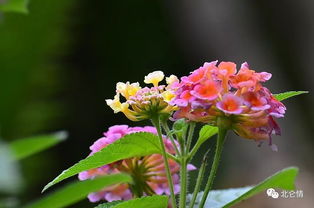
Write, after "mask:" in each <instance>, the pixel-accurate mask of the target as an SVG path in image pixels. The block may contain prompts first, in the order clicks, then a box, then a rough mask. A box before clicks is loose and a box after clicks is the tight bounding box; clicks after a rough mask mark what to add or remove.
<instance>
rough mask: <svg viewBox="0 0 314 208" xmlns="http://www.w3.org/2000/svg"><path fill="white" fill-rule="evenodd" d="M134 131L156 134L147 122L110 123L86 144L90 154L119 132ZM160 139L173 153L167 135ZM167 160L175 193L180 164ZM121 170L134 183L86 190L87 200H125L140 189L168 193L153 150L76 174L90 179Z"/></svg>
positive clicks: (119, 135)
mask: <svg viewBox="0 0 314 208" xmlns="http://www.w3.org/2000/svg"><path fill="white" fill-rule="evenodd" d="M136 132H150V133H153V134H157V131H156V129H155V128H154V127H151V126H145V127H128V126H127V125H116V126H112V127H110V128H109V130H108V131H107V132H105V133H104V137H102V138H100V139H98V140H97V141H96V142H95V143H94V144H93V145H92V146H90V150H91V151H92V152H91V153H90V155H93V154H94V153H95V152H98V151H100V150H101V149H103V148H106V146H108V145H110V144H112V143H113V142H115V141H116V140H118V139H120V138H122V137H123V136H125V135H127V134H131V133H136ZM164 143H165V147H166V150H167V152H168V153H171V154H174V152H175V150H174V148H173V146H172V144H171V141H169V140H168V139H167V138H164ZM168 162H169V166H170V170H171V173H172V178H173V182H174V188H175V193H178V192H179V191H180V185H179V174H178V173H179V170H180V166H179V165H178V164H177V163H176V162H175V161H173V160H171V159H169V160H168ZM139 167H140V168H139ZM188 168H189V170H193V169H195V167H194V166H192V165H189V167H188ZM121 172H125V173H128V174H130V175H131V176H132V177H133V176H134V177H136V179H135V180H134V185H132V186H131V185H129V184H116V185H113V186H111V187H107V188H104V189H103V190H101V191H99V192H95V193H91V194H89V195H88V198H89V200H90V201H91V202H97V201H99V200H106V201H109V202H111V201H115V200H129V199H131V198H132V197H133V196H134V195H136V193H137V192H139V191H141V192H143V194H144V195H151V194H159V195H161V194H167V195H170V191H169V187H168V183H167V177H166V172H165V167H164V161H163V157H162V155H160V154H153V155H148V156H145V157H140V158H138V157H136V158H129V159H125V160H122V161H118V162H115V163H112V164H108V165H104V166H102V167H99V168H95V169H91V170H88V171H84V172H81V173H80V174H79V179H80V180H86V179H93V178H95V177H97V176H102V175H107V174H113V173H121ZM136 183H140V184H136ZM138 187H140V188H141V190H137V188H138Z"/></svg>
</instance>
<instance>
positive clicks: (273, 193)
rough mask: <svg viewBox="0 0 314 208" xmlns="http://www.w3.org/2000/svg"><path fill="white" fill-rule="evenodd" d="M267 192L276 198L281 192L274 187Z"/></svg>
mask: <svg viewBox="0 0 314 208" xmlns="http://www.w3.org/2000/svg"><path fill="white" fill-rule="evenodd" d="M266 194H267V196H271V197H272V198H274V199H277V198H278V197H279V193H278V192H277V191H275V189H273V188H269V189H267V191H266Z"/></svg>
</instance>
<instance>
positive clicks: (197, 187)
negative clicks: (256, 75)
mask: <svg viewBox="0 0 314 208" xmlns="http://www.w3.org/2000/svg"><path fill="white" fill-rule="evenodd" d="M208 152H209V151H207V152H206V153H205V155H204V157H203V161H202V164H201V167H200V170H199V172H198V176H197V179H196V185H195V188H194V191H193V196H192V199H191V202H190V206H189V208H193V207H194V204H195V201H196V198H197V195H198V193H199V191H200V188H201V183H202V181H203V177H204V173H205V168H206V165H207V160H208Z"/></svg>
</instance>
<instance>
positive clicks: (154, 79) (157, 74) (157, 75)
mask: <svg viewBox="0 0 314 208" xmlns="http://www.w3.org/2000/svg"><path fill="white" fill-rule="evenodd" d="M164 77H165V75H164V73H163V72H162V71H154V72H152V73H149V74H148V75H147V76H145V78H144V82H145V83H146V84H153V85H154V86H155V87H157V86H158V83H159V82H160V81H162V80H163V79H164Z"/></svg>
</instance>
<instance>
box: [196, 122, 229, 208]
mask: <svg viewBox="0 0 314 208" xmlns="http://www.w3.org/2000/svg"><path fill="white" fill-rule="evenodd" d="M226 134H227V129H225V128H219V130H218V138H217V142H216V151H215V156H214V161H213V164H212V167H211V170H210V174H209V177H208V180H207V183H206V186H205V190H204V194H203V197H202V200H201V203H200V205H199V208H203V207H204V205H205V202H206V199H207V196H208V193H209V191H210V189H211V187H212V185H213V181H214V178H215V176H216V172H217V169H218V165H219V161H220V156H221V152H222V147H223V144H224V141H225V138H226Z"/></svg>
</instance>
